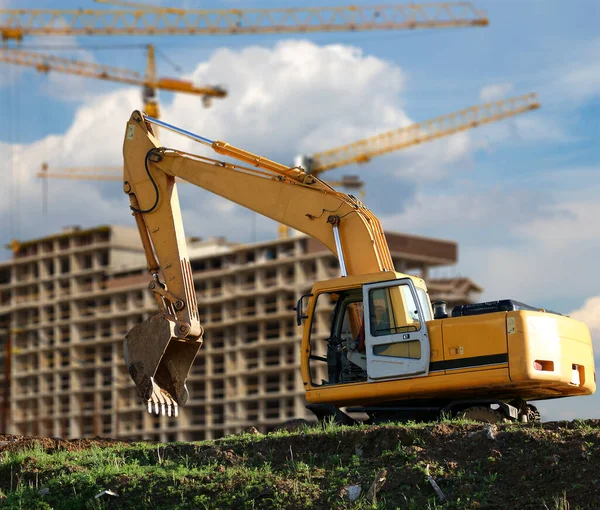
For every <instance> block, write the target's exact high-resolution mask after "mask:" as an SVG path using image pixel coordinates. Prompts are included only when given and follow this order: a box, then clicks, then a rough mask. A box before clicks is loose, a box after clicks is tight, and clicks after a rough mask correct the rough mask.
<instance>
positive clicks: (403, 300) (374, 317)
mask: <svg viewBox="0 0 600 510" xmlns="http://www.w3.org/2000/svg"><path fill="white" fill-rule="evenodd" d="M369 309H370V331H371V336H374V337H377V336H384V335H394V334H397V333H407V332H411V331H418V330H419V329H421V319H420V317H419V308H418V306H417V304H416V302H415V298H414V296H413V294H412V292H411V290H410V287H409V286H408V285H394V286H391V287H383V288H377V289H372V290H371V291H370V292H369Z"/></svg>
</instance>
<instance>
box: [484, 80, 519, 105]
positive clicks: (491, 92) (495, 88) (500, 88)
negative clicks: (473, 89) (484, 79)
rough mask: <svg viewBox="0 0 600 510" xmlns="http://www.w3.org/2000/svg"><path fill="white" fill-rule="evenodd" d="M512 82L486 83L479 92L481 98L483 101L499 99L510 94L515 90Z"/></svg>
mask: <svg viewBox="0 0 600 510" xmlns="http://www.w3.org/2000/svg"><path fill="white" fill-rule="evenodd" d="M513 88H514V87H513V84H512V83H494V84H492V85H486V86H485V87H483V88H482V89H481V91H480V92H479V98H480V99H481V100H482V101H486V102H488V101H499V100H500V99H504V98H505V97H507V96H508V94H509V93H510V92H511V91H512V90H513Z"/></svg>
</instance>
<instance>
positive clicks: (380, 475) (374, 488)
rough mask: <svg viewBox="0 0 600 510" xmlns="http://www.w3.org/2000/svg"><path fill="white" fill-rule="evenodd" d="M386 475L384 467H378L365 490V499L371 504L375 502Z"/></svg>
mask: <svg viewBox="0 0 600 510" xmlns="http://www.w3.org/2000/svg"><path fill="white" fill-rule="evenodd" d="M386 476H387V471H386V470H385V469H380V470H379V471H378V472H377V476H375V480H374V481H373V483H372V484H371V487H369V490H368V491H367V501H369V502H370V503H372V504H373V505H376V504H377V493H378V492H379V490H380V489H381V488H382V487H383V485H384V484H385V477H386Z"/></svg>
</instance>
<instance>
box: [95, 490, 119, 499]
mask: <svg viewBox="0 0 600 510" xmlns="http://www.w3.org/2000/svg"><path fill="white" fill-rule="evenodd" d="M105 496H112V497H119V495H118V494H117V493H116V492H113V491H111V490H110V489H106V490H104V491H102V492H101V493H100V494H96V496H94V497H95V498H96V499H98V498H102V497H105Z"/></svg>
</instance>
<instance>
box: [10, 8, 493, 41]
mask: <svg viewBox="0 0 600 510" xmlns="http://www.w3.org/2000/svg"><path fill="white" fill-rule="evenodd" d="M488 23H489V21H488V18H487V16H486V14H485V13H484V12H482V11H480V10H478V9H476V8H475V7H474V6H473V5H472V4H471V3H470V2H437V3H428V4H392V5H383V6H357V5H347V6H339V7H295V8H279V9H194V10H191V9H190V10H181V9H167V8H164V9H147V8H146V9H145V8H143V7H142V8H138V9H131V8H129V9H111V10H102V9H71V10H63V9H0V36H1V37H2V40H4V41H17V42H19V41H21V40H23V38H24V37H28V36H41V35H45V36H47V35H62V36H64V35H71V36H79V35H82V36H83V35H85V36H87V35H121V36H125V35H137V36H140V35H227V34H273V33H274V34H282V33H312V32H342V31H358V30H399V29H417V28H461V27H478V26H487V25H488Z"/></svg>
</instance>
